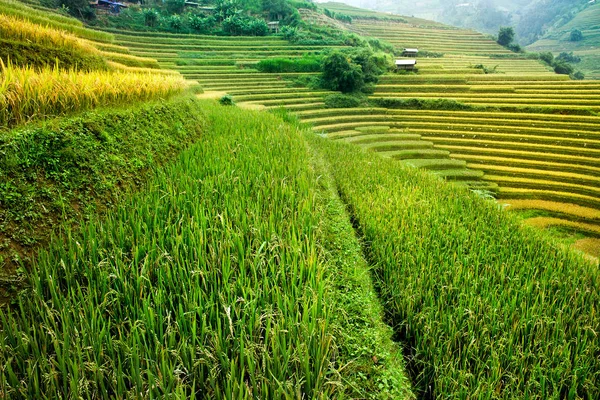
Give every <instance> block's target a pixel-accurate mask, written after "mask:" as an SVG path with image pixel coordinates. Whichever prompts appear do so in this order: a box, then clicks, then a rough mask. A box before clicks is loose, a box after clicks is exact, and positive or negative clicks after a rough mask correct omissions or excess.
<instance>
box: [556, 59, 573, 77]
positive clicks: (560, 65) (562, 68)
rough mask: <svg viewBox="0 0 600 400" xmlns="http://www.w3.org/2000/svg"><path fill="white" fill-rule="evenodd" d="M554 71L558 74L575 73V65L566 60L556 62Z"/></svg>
mask: <svg viewBox="0 0 600 400" xmlns="http://www.w3.org/2000/svg"><path fill="white" fill-rule="evenodd" d="M554 72H556V73H557V74H563V75H569V74H572V73H573V66H572V65H571V64H568V63H566V62H564V61H559V62H555V63H554Z"/></svg>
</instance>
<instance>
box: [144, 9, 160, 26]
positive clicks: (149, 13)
mask: <svg viewBox="0 0 600 400" xmlns="http://www.w3.org/2000/svg"><path fill="white" fill-rule="evenodd" d="M159 15H160V14H159V13H158V11H156V10H155V9H154V8H147V9H145V10H144V24H146V26H151V27H154V26H156V24H157V23H158V17H159Z"/></svg>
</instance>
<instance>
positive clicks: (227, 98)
mask: <svg viewBox="0 0 600 400" xmlns="http://www.w3.org/2000/svg"><path fill="white" fill-rule="evenodd" d="M219 103H220V104H221V105H222V106H235V101H233V97H232V96H231V95H230V94H226V95H224V96H223V97H221V98H220V99H219Z"/></svg>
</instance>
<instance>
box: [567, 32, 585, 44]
mask: <svg viewBox="0 0 600 400" xmlns="http://www.w3.org/2000/svg"><path fill="white" fill-rule="evenodd" d="M569 40H570V41H571V42H579V41H581V40H583V33H581V31H580V30H579V29H573V30H572V31H571V35H570V36H569Z"/></svg>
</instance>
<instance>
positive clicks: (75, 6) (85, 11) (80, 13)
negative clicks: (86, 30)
mask: <svg viewBox="0 0 600 400" xmlns="http://www.w3.org/2000/svg"><path fill="white" fill-rule="evenodd" d="M58 5H59V6H62V7H64V8H66V9H67V10H68V11H69V14H71V15H73V16H74V17H77V18H80V19H84V18H85V17H86V16H87V17H88V18H87V19H94V18H89V17H90V16H91V15H94V16H95V13H94V12H93V10H90V5H89V2H88V1H87V0H58Z"/></svg>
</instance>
